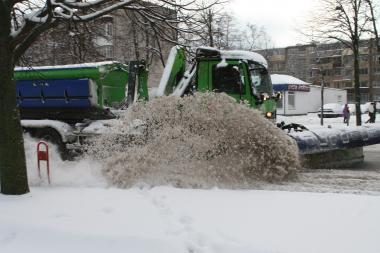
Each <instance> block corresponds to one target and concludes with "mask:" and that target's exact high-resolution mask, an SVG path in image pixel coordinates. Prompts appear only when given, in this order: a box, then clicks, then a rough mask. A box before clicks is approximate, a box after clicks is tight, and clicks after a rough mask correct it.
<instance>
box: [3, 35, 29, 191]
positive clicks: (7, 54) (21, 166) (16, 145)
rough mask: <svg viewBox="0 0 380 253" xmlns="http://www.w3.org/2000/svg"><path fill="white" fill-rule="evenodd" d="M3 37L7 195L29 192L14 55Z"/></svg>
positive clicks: (4, 169) (4, 152)
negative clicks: (18, 107) (14, 77)
mask: <svg viewBox="0 0 380 253" xmlns="http://www.w3.org/2000/svg"><path fill="white" fill-rule="evenodd" d="M7 40H8V38H1V37H0V59H1V61H0V115H1V117H0V185H1V193H3V194H12V195H18V194H25V193H28V192H29V186H28V179H27V173H26V162H25V151H24V141H23V135H22V128H21V124H20V114H19V110H18V109H17V107H16V85H15V83H14V81H13V68H14V62H13V54H12V53H13V52H12V49H11V47H10V45H9V42H8V41H7Z"/></svg>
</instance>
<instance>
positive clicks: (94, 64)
mask: <svg viewBox="0 0 380 253" xmlns="http://www.w3.org/2000/svg"><path fill="white" fill-rule="evenodd" d="M111 64H120V63H119V62H117V61H103V62H89V63H81V64H69V65H56V66H39V67H34V66H33V67H16V68H15V71H27V70H49V69H77V68H98V67H100V66H104V65H111Z"/></svg>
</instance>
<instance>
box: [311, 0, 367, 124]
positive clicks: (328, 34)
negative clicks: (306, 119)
mask: <svg viewBox="0 0 380 253" xmlns="http://www.w3.org/2000/svg"><path fill="white" fill-rule="evenodd" d="M372 2H373V1H372V0H321V9H320V10H319V11H318V12H316V13H315V14H316V15H315V16H314V17H313V20H312V21H311V23H312V27H311V29H310V28H309V30H312V31H313V36H314V38H317V39H319V40H326V41H331V40H336V41H339V42H341V43H342V44H344V45H346V46H347V47H349V48H350V49H351V50H352V52H353V56H354V93H355V104H356V124H357V125H361V124H362V120H361V111H360V102H361V101H360V99H361V98H360V79H359V77H360V75H359V54H360V53H359V47H360V41H361V40H363V39H364V38H368V36H370V35H371V34H372V33H373V29H372V22H371V20H372V18H371V6H372Z"/></svg>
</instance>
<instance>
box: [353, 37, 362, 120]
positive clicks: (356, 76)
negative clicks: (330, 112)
mask: <svg viewBox="0 0 380 253" xmlns="http://www.w3.org/2000/svg"><path fill="white" fill-rule="evenodd" d="M353 49H354V93H355V110H356V125H357V126H361V125H362V113H361V110H360V78H359V40H358V41H357V43H354V45H353Z"/></svg>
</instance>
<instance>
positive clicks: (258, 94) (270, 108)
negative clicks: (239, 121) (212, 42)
mask: <svg viewBox="0 0 380 253" xmlns="http://www.w3.org/2000/svg"><path fill="white" fill-rule="evenodd" d="M185 64H186V62H185V57H184V51H183V49H182V48H180V47H174V48H173V49H172V51H171V53H170V55H169V59H168V64H167V65H166V67H165V71H164V74H163V78H162V79H161V82H160V86H159V88H158V91H159V93H158V96H162V95H176V96H183V95H185V94H187V93H193V92H195V91H198V92H224V93H226V94H228V95H229V96H231V97H233V98H235V99H236V100H237V101H238V102H240V103H246V104H248V105H249V106H251V107H252V108H255V109H258V110H260V111H261V112H262V113H263V115H264V116H265V117H266V118H268V119H270V120H273V121H274V120H275V118H276V99H277V98H276V97H273V96H272V95H273V90H272V83H271V79H270V75H269V73H268V69H267V66H268V64H267V61H266V60H265V59H264V57H262V56H261V55H259V54H256V53H253V52H247V51H237V50H230V51H223V50H218V49H215V48H209V47H201V48H198V49H197V50H196V57H195V58H194V60H193V65H192V66H191V67H190V68H189V70H187V71H184V69H185V68H184V66H185ZM178 80H179V81H178Z"/></svg>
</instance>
